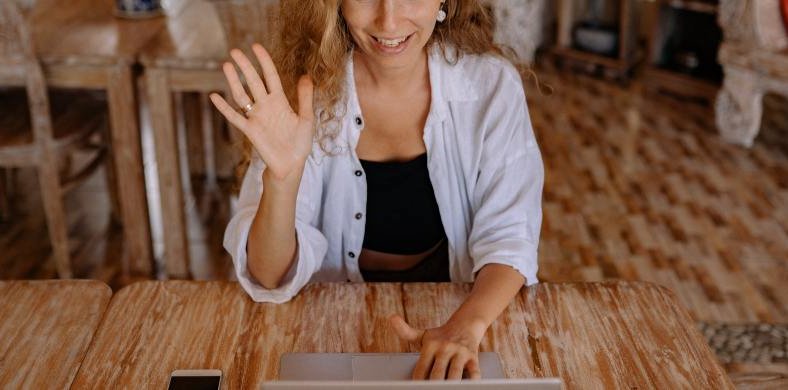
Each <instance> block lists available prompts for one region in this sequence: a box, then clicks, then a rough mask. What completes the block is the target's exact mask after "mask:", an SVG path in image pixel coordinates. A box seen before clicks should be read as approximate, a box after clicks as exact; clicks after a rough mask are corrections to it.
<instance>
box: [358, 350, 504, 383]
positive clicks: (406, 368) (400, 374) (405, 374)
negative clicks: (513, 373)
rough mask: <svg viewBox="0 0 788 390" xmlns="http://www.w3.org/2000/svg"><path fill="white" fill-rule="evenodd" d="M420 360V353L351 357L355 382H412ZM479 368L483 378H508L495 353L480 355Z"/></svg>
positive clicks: (482, 353) (363, 354)
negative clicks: (414, 370)
mask: <svg viewBox="0 0 788 390" xmlns="http://www.w3.org/2000/svg"><path fill="white" fill-rule="evenodd" d="M418 360H419V354H418V353H397V354H387V353H381V354H376V353H361V354H353V355H352V357H351V366H352V371H353V380H358V381H367V380H378V381H379V380H410V379H411V377H412V375H413V369H414V368H415V367H416V362H418ZM479 368H480V369H481V373H482V378H485V379H504V378H506V376H505V375H504V373H503V367H502V366H501V360H500V358H499V357H498V354H497V353H495V352H481V353H479Z"/></svg>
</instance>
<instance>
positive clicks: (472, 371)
mask: <svg viewBox="0 0 788 390" xmlns="http://www.w3.org/2000/svg"><path fill="white" fill-rule="evenodd" d="M465 371H467V372H468V378H470V379H482V371H481V369H480V368H479V356H478V355H474V356H473V357H471V359H470V360H468V363H466V364H465Z"/></svg>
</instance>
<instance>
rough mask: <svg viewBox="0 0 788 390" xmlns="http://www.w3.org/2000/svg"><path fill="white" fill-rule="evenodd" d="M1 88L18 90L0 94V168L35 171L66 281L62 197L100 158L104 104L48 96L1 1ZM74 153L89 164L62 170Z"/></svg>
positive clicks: (25, 34) (27, 38)
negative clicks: (80, 153)
mask: <svg viewBox="0 0 788 390" xmlns="http://www.w3.org/2000/svg"><path fill="white" fill-rule="evenodd" d="M0 86H4V87H7V86H11V87H23V88H16V89H9V90H7V91H6V90H3V91H2V93H0V169H4V168H6V169H7V168H20V167H35V168H36V170H37V173H38V181H39V185H40V188H41V197H42V200H43V203H44V213H45V215H46V221H47V227H48V229H49V237H50V240H51V243H52V250H53V255H54V256H53V257H54V260H55V265H56V268H57V273H58V276H60V277H61V278H71V277H72V270H71V266H70V260H69V248H68V247H69V246H68V234H67V233H68V232H67V223H66V218H65V212H64V204H63V196H64V195H65V193H66V192H67V191H69V190H70V189H72V188H73V187H74V186H75V185H76V184H78V183H79V182H81V181H82V180H83V179H85V178H87V177H88V176H89V175H90V174H91V173H92V172H93V171H94V170H95V169H96V168H98V167H99V166H100V165H101V162H102V161H103V159H104V156H105V154H106V150H107V148H106V147H104V146H103V142H101V138H100V137H101V136H102V135H103V134H102V132H103V133H104V134H105V133H106V132H105V131H104V130H105V129H106V127H107V119H106V104H105V103H104V102H103V101H101V100H97V99H95V98H93V97H91V95H89V94H86V93H81V94H76V95H75V94H68V95H66V94H57V93H52V94H51V96H50V92H49V91H48V90H47V87H46V85H45V81H44V75H43V72H42V68H41V65H40V64H39V62H38V60H37V59H36V57H35V50H34V48H33V44H32V38H31V34H30V30H29V29H28V26H27V24H26V21H25V19H24V17H23V16H22V14H21V12H20V10H19V9H18V8H17V5H16V4H15V2H14V1H5V0H3V1H0ZM50 100H51V103H52V105H51V106H50ZM76 151H89V152H90V153H89V155H90V158H89V159H88V160H87V161H88V162H87V163H85V164H83V166H82V167H79V169H75V170H74V171H75V172H76V173H73V174H69V172H64V171H71V169H70V165H71V164H70V163H68V164H63V163H62V162H63V161H67V162H70V161H71V160H70V158H71V156H73V153H74V152H76ZM61 174H63V175H64V177H62V178H61ZM0 178H1V177H0ZM109 185H111V183H109ZM0 189H2V188H1V187H0Z"/></svg>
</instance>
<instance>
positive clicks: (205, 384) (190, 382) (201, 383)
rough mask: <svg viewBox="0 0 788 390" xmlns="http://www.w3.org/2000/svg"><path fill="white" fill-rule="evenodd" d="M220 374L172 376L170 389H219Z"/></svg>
mask: <svg viewBox="0 0 788 390" xmlns="http://www.w3.org/2000/svg"><path fill="white" fill-rule="evenodd" d="M220 379H221V377H218V376H172V377H170V387H169V390H187V389H190V390H217V389H218V388H219V381H220Z"/></svg>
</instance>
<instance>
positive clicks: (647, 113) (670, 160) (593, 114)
mask: <svg viewBox="0 0 788 390" xmlns="http://www.w3.org/2000/svg"><path fill="white" fill-rule="evenodd" d="M538 74H539V77H540V80H541V81H542V82H543V83H544V84H547V85H549V86H550V87H551V89H552V90H553V93H552V94H540V93H539V92H537V90H536V88H535V87H534V86H533V84H532V83H529V84H528V85H529V86H528V94H529V104H530V111H531V116H532V120H533V123H534V127H535V129H536V132H537V138H538V140H539V143H540V146H541V150H542V153H543V157H544V160H545V168H546V183H545V192H544V225H543V230H542V240H541V243H540V272H539V276H540V278H541V279H542V280H543V281H549V282H560V281H594V280H603V279H611V278H612V279H615V278H621V279H627V280H645V281H651V282H655V283H659V284H661V285H664V286H666V287H668V288H670V289H671V290H673V291H674V292H675V293H676V295H677V296H678V298H679V300H680V301H681V302H682V303H684V305H686V307H687V308H688V309H689V310H690V312H691V314H692V315H693V317H694V318H695V319H696V320H698V321H701V322H703V323H710V324H716V323H725V324H739V323H751V324H756V323H768V324H778V327H780V326H782V325H780V324H786V323H788V289H786V288H785V287H781V286H783V285H782V284H781V283H782V282H784V281H785V280H788V108H787V107H788V101H786V100H785V99H781V98H778V97H776V96H768V97H767V98H766V99H765V107H766V109H765V111H766V113H765V115H764V123H763V129H762V130H761V133H760V135H759V137H758V139H757V140H756V142H755V145H754V146H753V148H752V149H745V148H742V147H739V146H735V145H729V144H726V143H725V142H724V141H722V140H721V139H720V138H719V137H718V135H717V133H716V130H715V126H714V117H713V113H712V111H711V110H710V109H708V108H704V107H702V106H699V105H696V104H694V103H691V102H686V101H680V100H676V99H671V98H666V97H657V96H652V95H642V94H641V93H639V92H638V91H639V90H638V89H637V88H633V87H631V86H630V87H628V88H622V87H620V86H618V85H616V84H611V83H607V82H604V81H598V80H594V79H590V78H585V77H580V76H567V75H559V74H557V73H555V72H553V71H551V70H540V71H539V72H538ZM635 85H636V84H635ZM144 138H150V137H144ZM144 144H145V145H146V146H145V148H146V154H148V155H151V154H152V153H151V152H152V149H151V146H150V145H149V143H147V142H144ZM153 164H155V163H153V162H149V163H148V166H147V167H146V170H148V172H149V173H150V172H151V170H152V169H155V165H153ZM14 176H15V177H13V178H11V180H10V181H11V182H13V186H12V189H13V191H12V210H13V214H12V216H11V218H10V219H8V220H6V221H3V222H0V279H38V278H52V277H54V276H55V270H54V265H53V262H52V259H51V253H50V247H49V243H48V239H47V232H46V225H45V222H44V217H43V214H42V207H41V200H40V196H39V194H38V187H37V185H36V181H35V176H34V175H33V171H29V170H20V171H17V172H16V174H15V175H14ZM153 176H155V175H153ZM192 186H193V187H194V188H197V189H199V188H201V182H200V181H199V180H194V181H193V183H192ZM224 187H225V188H230V187H232V185H229V184H228V185H226V186H224ZM195 192H196V194H195V196H194V198H193V199H192V200H191V201H190V214H189V215H190V217H189V218H190V223H189V225H190V229H191V230H190V234H189V236H190V245H191V248H190V249H191V253H192V260H193V264H192V271H193V273H194V275H195V277H196V278H198V279H226V278H232V264H231V261H230V258H229V256H228V255H227V254H226V253H224V251H223V249H222V247H221V241H222V234H223V230H224V227H225V225H226V222H227V220H228V216H229V214H230V212H229V210H230V205H229V200H228V199H229V197H228V196H227V195H224V194H227V193H229V192H230V191H229V190H227V191H224V192H222V194H219V195H218V196H208V195H205V194H203V193H202V191H195ZM152 199H153V200H154V202H156V198H155V197H154V198H152ZM67 204H68V213H69V220H70V234H71V236H70V237H71V244H72V252H73V255H74V257H75V260H74V269H75V275H77V277H80V278H95V279H100V280H103V281H105V282H107V283H108V284H110V286H112V287H113V289H118V288H120V287H122V286H123V285H125V284H128V283H129V282H131V281H134V280H137V279H139V278H138V277H135V276H133V275H129V274H128V273H126V272H125V271H124V270H123V268H122V265H121V264H120V261H119V260H120V257H119V254H120V253H121V251H122V245H123V244H122V241H121V239H122V236H121V234H120V232H119V230H118V228H117V227H116V226H115V225H114V224H113V223H111V218H110V212H109V210H110V208H109V199H108V197H107V196H106V193H105V183H104V175H103V174H96V175H94V177H93V178H92V179H91V180H90V181H89V182H88V184H86V185H84V186H82V187H79V188H77V189H76V190H75V192H73V193H71V194H70V195H69V196H68V197H67ZM156 215H157V213H156V212H155V208H154V216H156ZM154 232H155V233H157V245H156V247H157V248H159V249H160V247H161V245H160V237H158V235H160V229H156V228H154ZM159 251H160V250H159ZM783 340H784V339H783ZM784 349H785V348H784ZM772 361H773V362H777V363H788V360H787V359H785V358H783V359H782V360H781V359H780V358H779V357H775V358H774V359H773V360H772Z"/></svg>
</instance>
